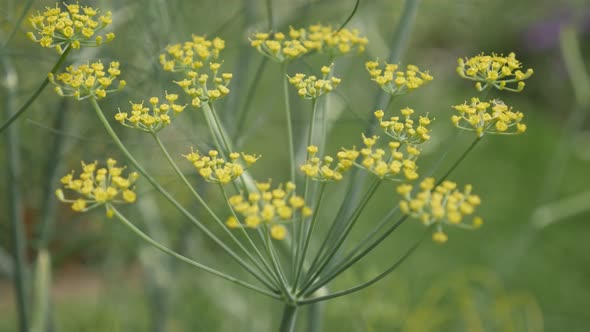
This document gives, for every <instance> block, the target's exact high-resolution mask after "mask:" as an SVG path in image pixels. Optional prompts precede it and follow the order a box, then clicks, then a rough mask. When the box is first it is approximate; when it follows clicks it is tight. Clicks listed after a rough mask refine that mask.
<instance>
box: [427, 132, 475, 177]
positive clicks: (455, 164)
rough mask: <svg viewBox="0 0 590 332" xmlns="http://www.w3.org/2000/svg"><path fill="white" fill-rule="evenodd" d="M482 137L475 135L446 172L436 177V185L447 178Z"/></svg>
mask: <svg viewBox="0 0 590 332" xmlns="http://www.w3.org/2000/svg"><path fill="white" fill-rule="evenodd" d="M482 138H483V136H482V137H477V138H476V139H475V140H474V141H473V142H472V143H471V144H470V145H469V147H468V148H467V149H466V150H465V151H464V152H463V154H461V156H460V157H459V159H457V161H455V163H454V164H453V166H451V167H450V168H449V169H448V170H447V172H446V173H445V174H444V175H443V176H442V177H441V178H440V179H438V181H437V182H436V185H437V186H438V185H439V184H441V183H443V181H444V180H446V179H447V177H448V176H449V175H451V173H452V172H453V171H454V170H455V168H457V166H459V164H461V162H462V161H463V159H465V157H467V155H468V154H469V152H471V150H473V148H475V146H476V145H477V143H479V141H481V139H482Z"/></svg>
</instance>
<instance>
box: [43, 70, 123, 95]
mask: <svg viewBox="0 0 590 332" xmlns="http://www.w3.org/2000/svg"><path fill="white" fill-rule="evenodd" d="M119 75H121V71H120V70H119V62H117V61H113V62H111V63H110V64H109V68H108V69H107V70H106V72H105V68H104V65H103V64H102V62H100V61H97V62H93V63H90V64H83V65H80V66H77V67H75V66H68V67H67V68H66V72H65V73H60V74H57V75H53V74H51V73H50V74H49V81H50V82H51V83H53V84H54V85H55V86H56V87H55V92H56V93H57V94H58V95H60V96H62V97H74V98H76V99H78V100H82V99H86V98H89V97H94V98H96V99H102V98H104V97H106V96H107V93H109V92H114V91H117V90H121V89H122V88H124V87H125V85H126V84H127V83H126V82H125V81H124V80H119V84H118V87H117V88H110V87H111V86H112V85H113V83H114V82H115V81H116V80H117V78H118V77H119Z"/></svg>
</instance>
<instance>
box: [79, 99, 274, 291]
mask: <svg viewBox="0 0 590 332" xmlns="http://www.w3.org/2000/svg"><path fill="white" fill-rule="evenodd" d="M90 103H91V104H92V107H93V108H94V111H95V113H96V115H97V116H98V118H99V120H100V122H101V123H102V125H103V126H104V128H105V129H106V131H107V132H108V134H109V135H110V136H111V138H112V139H113V141H114V142H115V144H116V145H117V147H119V149H120V150H121V152H122V153H123V154H124V155H125V157H126V158H127V160H128V161H129V162H130V163H131V164H132V165H133V166H134V167H135V168H136V169H137V171H138V172H139V173H141V174H142V175H143V176H144V177H145V179H146V180H147V181H148V182H149V183H150V184H151V185H152V186H153V187H154V189H156V190H157V191H158V192H160V193H161V194H162V196H164V197H165V198H166V199H167V200H168V201H169V202H170V203H172V205H174V207H176V209H178V211H180V212H181V213H182V214H183V215H184V216H185V217H187V218H188V219H189V220H190V221H191V222H192V223H193V225H195V226H196V227H197V228H198V229H199V230H200V231H201V232H203V233H204V234H205V235H206V236H207V237H208V238H210V239H211V240H212V241H213V242H215V243H216V244H217V245H218V246H219V247H221V248H222V249H223V250H224V251H225V252H226V253H227V254H228V255H230V256H231V257H232V258H233V259H234V260H235V261H236V262H238V264H240V265H241V266H242V267H243V268H244V269H245V270H246V271H248V272H249V273H250V274H252V275H253V276H254V277H255V278H256V279H258V281H260V282H261V283H263V284H264V285H265V286H267V287H268V288H269V289H271V290H274V288H273V286H272V285H271V284H270V283H269V282H268V281H267V280H266V279H264V278H263V277H262V276H260V275H259V274H258V273H256V271H254V269H253V268H252V267H251V266H250V265H249V264H247V263H246V262H244V261H243V260H242V258H241V257H240V256H238V255H237V254H236V253H235V252H234V251H233V250H232V249H231V248H230V247H228V246H227V245H226V244H224V243H223V241H221V240H220V239H219V238H217V236H215V234H213V233H212V232H211V231H210V230H209V229H207V227H205V226H204V225H203V224H202V223H201V222H200V221H199V220H197V218H195V217H194V216H193V215H192V214H190V212H188V211H187V210H186V209H185V208H184V207H183V206H182V205H180V203H178V201H177V200H176V199H174V197H172V195H170V193H168V192H167V191H166V190H165V189H164V188H163V187H162V186H161V185H160V184H159V183H158V182H157V181H156V179H154V178H153V177H152V176H151V175H149V173H147V171H146V170H145V169H144V168H143V166H141V164H139V162H138V161H137V160H136V159H135V158H134V157H133V155H132V154H131V153H130V152H129V150H127V148H126V147H125V145H124V144H123V142H121V140H120V139H119V137H118V136H117V134H116V133H115V131H114V130H113V128H112V127H111V125H110V124H109V121H108V120H107V119H106V117H105V116H104V114H103V113H102V110H101V109H100V106H99V105H98V103H97V102H96V99H94V98H91V99H90Z"/></svg>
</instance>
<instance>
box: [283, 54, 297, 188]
mask: <svg viewBox="0 0 590 332" xmlns="http://www.w3.org/2000/svg"><path fill="white" fill-rule="evenodd" d="M283 94H284V96H285V116H286V118H287V136H288V140H289V142H288V144H289V166H290V176H291V177H290V179H291V182H293V183H296V182H295V146H294V142H293V123H292V121H291V103H290V102H289V79H288V77H287V64H283Z"/></svg>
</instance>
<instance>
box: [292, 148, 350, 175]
mask: <svg viewBox="0 0 590 332" xmlns="http://www.w3.org/2000/svg"><path fill="white" fill-rule="evenodd" d="M317 152H318V148H317V146H314V145H310V146H308V147H307V153H308V159H307V160H306V161H305V164H303V165H301V167H300V169H301V171H302V172H303V173H305V175H306V176H308V177H310V178H312V179H314V180H316V181H320V182H338V181H340V180H342V176H343V173H344V172H346V171H347V170H349V169H350V168H351V167H352V166H353V161H352V160H353V159H355V158H356V157H355V158H351V156H349V153H347V152H345V151H340V152H339V153H338V159H339V161H338V162H337V163H335V164H336V165H335V166H333V164H334V158H332V157H330V156H325V157H324V159H323V160H322V159H320V158H319V157H316V154H317Z"/></svg>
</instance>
